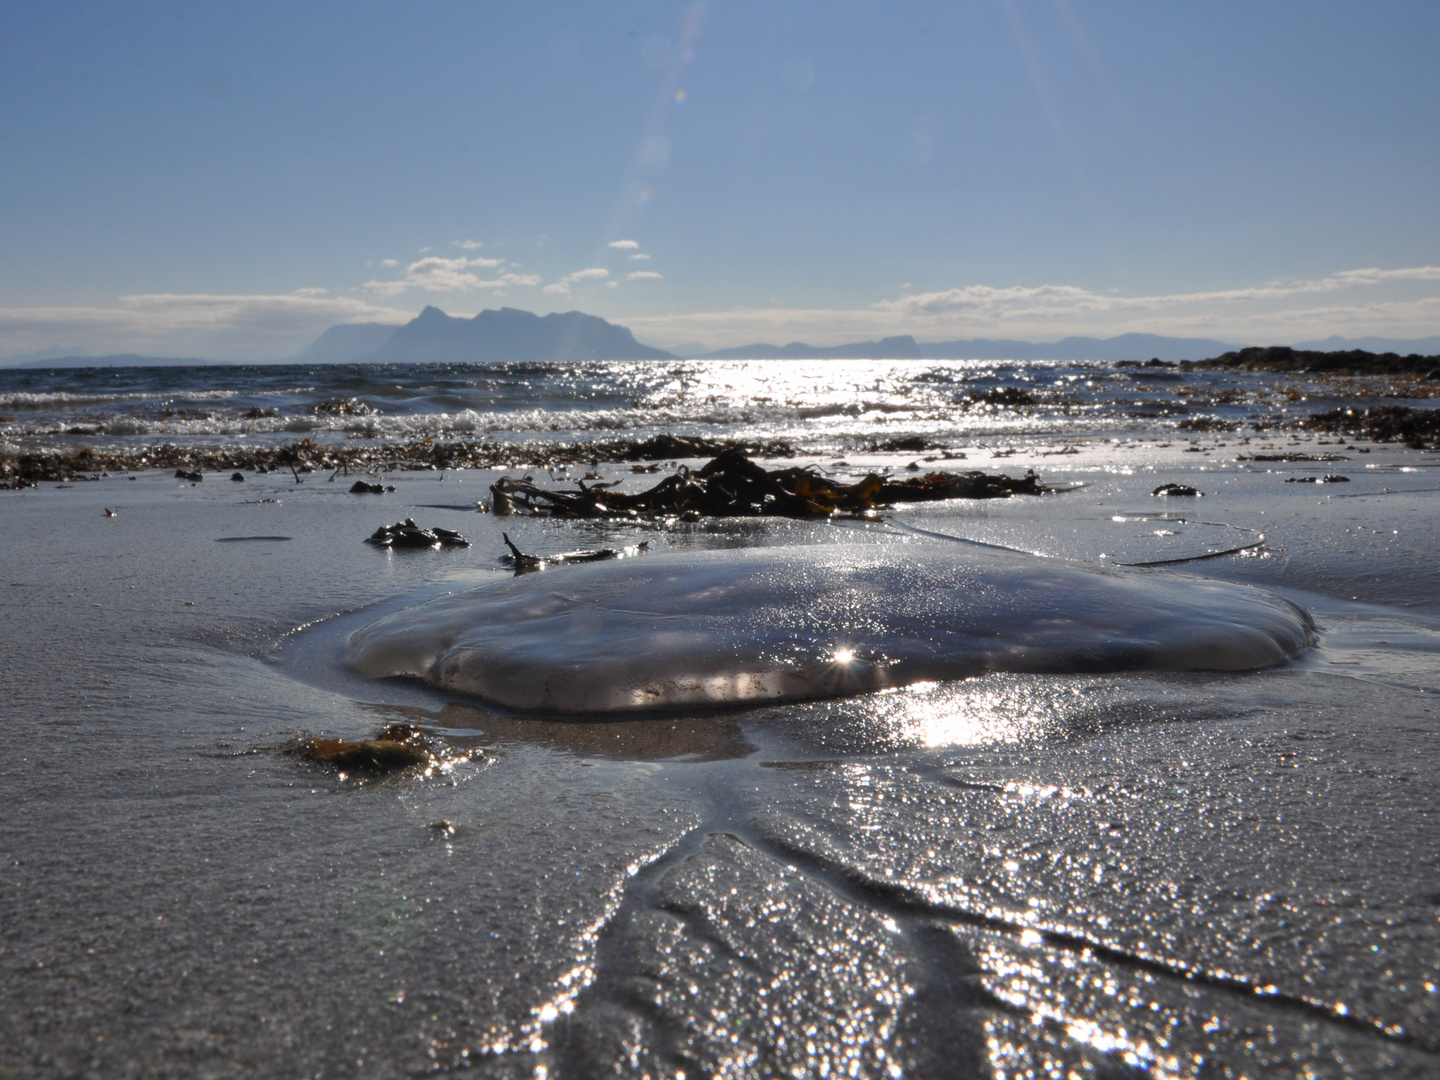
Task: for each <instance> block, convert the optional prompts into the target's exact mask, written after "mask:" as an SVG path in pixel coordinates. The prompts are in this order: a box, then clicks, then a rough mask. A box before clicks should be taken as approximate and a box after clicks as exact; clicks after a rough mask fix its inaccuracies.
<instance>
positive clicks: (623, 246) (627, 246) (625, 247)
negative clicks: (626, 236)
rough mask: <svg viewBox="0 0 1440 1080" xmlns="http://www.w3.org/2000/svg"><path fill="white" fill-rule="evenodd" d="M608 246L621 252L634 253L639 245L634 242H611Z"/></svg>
mask: <svg viewBox="0 0 1440 1080" xmlns="http://www.w3.org/2000/svg"><path fill="white" fill-rule="evenodd" d="M610 246H611V247H612V248H619V249H620V250H621V251H634V250H635V249H636V248H638V247H639V246H640V245H639V244H638V243H636V242H635V241H634V240H611V241H610Z"/></svg>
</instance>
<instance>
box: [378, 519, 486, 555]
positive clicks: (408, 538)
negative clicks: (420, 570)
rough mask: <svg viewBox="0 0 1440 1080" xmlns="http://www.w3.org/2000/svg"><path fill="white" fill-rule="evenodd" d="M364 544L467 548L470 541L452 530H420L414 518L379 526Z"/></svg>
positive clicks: (391, 546) (397, 546)
mask: <svg viewBox="0 0 1440 1080" xmlns="http://www.w3.org/2000/svg"><path fill="white" fill-rule="evenodd" d="M365 542H366V543H367V544H374V545H375V546H376V547H386V548H433V547H469V546H470V541H469V540H466V539H465V537H463V536H461V535H460V534H459V533H458V532H455V531H454V530H453V529H442V528H440V526H438V525H436V526H433V527H432V528H429V529H422V528H421V527H420V526H419V525H416V524H415V519H414V518H406V519H405V520H404V521H397V522H396V523H395V524H394V525H381V526H380V528H378V529H376V530H375V531H374V532H373V533H371V534H370V535H369V536H368V537H366V539H365Z"/></svg>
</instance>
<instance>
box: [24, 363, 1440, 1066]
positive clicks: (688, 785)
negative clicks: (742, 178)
mask: <svg viewBox="0 0 1440 1080" xmlns="http://www.w3.org/2000/svg"><path fill="white" fill-rule="evenodd" d="M1436 404H1437V401H1436V384H1434V383H1433V382H1429V381H1427V380H1425V379H1422V378H1408V377H1384V378H1381V377H1362V376H1335V375H1331V376H1323V377H1322V376H1312V375H1306V374H1280V373H1273V372H1249V371H1235V370H1211V369H1204V368H1196V367H1186V366H1177V365H1169V364H1160V363H1158V362H1156V363H1148V364H1147V363H1135V364H1127V365H1117V364H1110V363H1079V362H1063V363H1061V362H1055V363H1047V362H1037V361H1023V362H1022V361H1007V360H992V361H914V360H911V361H888V360H883V359H877V360H871V361H856V360H816V361H811V360H807V361H783V360H774V361H764V360H747V361H705V360H677V361H669V360H667V361H646V362H637V363H622V362H603V363H601V362H596V363H576V364H561V363H556V364H533V363H527V364H518V363H517V364H491V365H463V364H434V365H426V364H417V365H335V366H323V365H321V366H295V365H254V366H239V365H234V366H231V365H210V366H203V367H202V366H197V367H152V368H91V369H86V368H66V369H54V370H37V369H0V479H6V480H8V481H9V482H8V483H7V484H6V486H5V488H4V489H3V490H0V626H3V631H0V724H3V730H4V733H5V736H6V739H7V752H6V753H5V754H4V755H0V809H3V819H4V824H5V828H4V829H0V1077H4V1078H6V1080H8V1078H10V1077H32V1076H33V1077H52V1076H55V1077H59V1076H65V1077H70V1076H76V1077H78V1076H95V1077H170V1076H173V1077H193V1076H206V1077H231V1076H235V1077H239V1076H245V1077H253V1076H264V1077H270V1076H274V1077H300V1076H305V1077H377V1078H378V1077H385V1078H389V1077H409V1076H417V1075H436V1074H440V1075H448V1074H450V1073H464V1074H468V1075H477V1076H485V1077H507V1078H508V1077H536V1078H546V1080H550V1078H556V1077H574V1078H589V1077H602V1076H605V1077H637V1078H638V1077H667V1078H676V1080H678V1078H680V1077H687V1078H692V1080H693V1078H695V1077H772V1076H795V1077H809V1076H816V1077H821V1076H853V1077H902V1076H914V1077H952V1076H955V1077H971V1076H974V1077H996V1078H1011V1077H1037V1078H1039V1077H1047V1078H1048V1077H1072V1076H1073V1077H1095V1078H1109V1077H1130V1076H1148V1077H1195V1078H1209V1077H1237V1078H1238V1077H1267V1078H1268V1077H1297V1078H1298V1077H1378V1076H1386V1077H1389V1076H1401V1077H1414V1078H1421V1077H1433V1076H1436V1075H1440V785H1437V784H1436V783H1435V780H1434V777H1435V775H1436V774H1437V771H1440V711H1437V708H1436V701H1437V698H1440V559H1437V555H1436V545H1437V539H1440V503H1437V498H1440V471H1437V469H1440V453H1437V452H1435V450H1433V449H1427V448H1426V447H1425V445H1424V444H1423V443H1418V444H1417V445H1415V446H1410V445H1406V444H1405V443H1404V442H1403V441H1375V440H1374V439H1373V438H1371V437H1369V436H1367V435H1366V431H1367V430H1370V429H1366V428H1364V427H1363V425H1360V424H1359V423H1358V421H1357V422H1356V423H1350V422H1349V421H1348V420H1346V419H1345V417H1346V416H1348V415H1359V414H1362V413H1364V412H1365V410H1367V409H1370V410H1373V409H1382V410H1383V409H1422V410H1423V409H1431V408H1434V407H1435V406H1436ZM1347 409H1348V410H1351V412H1350V413H1349V414H1346V413H1344V410H1347ZM1337 410H1339V412H1338V413H1337ZM1326 416H1329V417H1330V418H1329V419H1328V420H1326V419H1323V418H1324V417H1326ZM1317 418H1319V419H1317ZM1371 434H1372V435H1373V434H1374V431H1373V430H1371ZM1412 441H1413V440H1412ZM297 447H300V448H303V453H302V452H297V451H296V448H297ZM287 448H288V454H287V453H285V452H286V451H287ZM720 448H729V449H732V450H739V451H741V452H743V453H745V454H746V455H747V456H749V457H750V458H751V459H752V460H753V461H754V462H755V463H757V464H758V465H760V466H762V467H764V468H766V469H772V470H774V469H781V468H786V469H802V470H807V473H806V475H809V476H813V477H818V478H824V479H825V480H827V481H828V482H831V483H833V484H835V485H842V486H849V485H863V484H864V483H865V482H866V480H867V478H868V477H872V476H874V477H880V478H883V479H885V480H887V481H893V482H896V483H901V482H904V481H906V480H909V479H914V480H915V481H916V482H917V483H924V482H927V480H926V478H929V477H932V476H935V475H937V474H941V475H944V474H957V473H969V472H982V473H985V474H989V475H996V474H1004V475H1006V476H1008V477H1011V478H1020V477H1024V476H1026V475H1027V474H1029V473H1032V472H1033V474H1034V476H1035V478H1036V481H1037V490H1039V491H1041V492H1042V493H1039V494H1016V495H1013V496H1011V497H1008V498H992V499H959V498H954V499H945V500H941V501H925V502H915V503H903V504H896V505H893V506H883V507H878V508H873V509H871V510H869V511H867V512H865V513H857V514H838V513H837V514H834V515H825V514H816V515H812V516H809V517H804V518H794V517H784V516H743V517H706V516H700V517H698V518H697V517H696V516H694V515H690V516H685V515H666V514H658V515H657V514H648V515H639V516H632V517H629V518H559V517H550V516H546V515H544V514H530V513H525V512H523V507H522V508H521V511H522V512H519V513H514V514H509V515H503V514H502V515H497V514H496V513H495V512H494V511H495V509H496V496H495V490H494V488H495V485H496V484H497V482H498V481H500V480H501V478H502V477H509V478H510V481H511V482H512V483H527V484H529V485H531V486H532V487H533V488H539V489H545V490H553V491H562V490H563V491H571V492H575V491H579V490H581V486H582V485H584V486H588V487H589V488H590V489H591V490H594V486H595V485H597V484H603V485H608V486H609V489H611V490H620V491H626V492H634V493H638V492H641V491H645V490H647V489H649V488H650V487H652V486H654V485H656V484H657V483H660V482H662V481H663V480H665V479H666V478H667V477H671V476H675V475H680V476H682V477H684V476H694V475H697V474H698V473H699V471H700V470H701V469H702V468H703V467H704V465H705V464H706V462H707V461H708V460H709V458H710V457H711V456H712V455H713V454H714V453H716V452H718V450H719V449H720ZM432 451H433V452H432ZM277 454H282V455H284V456H283V460H284V461H285V462H287V463H288V464H287V466H286V467H284V468H274V467H270V465H267V464H266V462H270V463H272V464H273V462H274V461H275V460H276V455H277ZM355 481H362V482H363V483H362V485H361V486H362V490H360V491H352V485H353V484H354V482H355ZM366 487H368V488H370V489H371V490H364V488H366ZM376 488H378V489H379V490H378V491H376V490H374V489H376ZM405 519H411V520H413V521H414V522H415V523H416V524H417V526H418V527H420V528H422V529H429V528H434V527H439V528H442V529H446V530H450V531H452V532H454V533H458V534H460V535H461V536H462V537H463V538H464V539H465V540H466V541H467V543H466V544H464V545H461V544H452V545H445V546H440V545H436V546H433V547H420V548H415V549H398V548H393V547H385V546H382V545H377V544H374V543H367V542H366V541H367V539H369V538H371V537H372V536H373V535H374V534H375V533H376V531H377V529H380V528H381V527H384V526H390V525H393V524H396V523H399V522H403V521H404V520H405ZM512 544H513V545H514V548H512V547H511V545H512ZM514 549H519V550H520V551H522V552H524V553H528V554H531V555H534V556H535V557H537V558H538V559H541V560H546V559H547V558H548V560H549V561H547V562H544V565H543V568H542V569H539V570H537V571H535V572H533V573H528V574H524V575H519V576H517V573H516V571H517V566H516V564H515V562H514V559H513V550H514ZM575 552H587V553H595V552H608V553H612V554H614V555H616V556H623V557H618V558H614V559H604V560H600V561H596V562H589V561H584V560H581V559H574V558H571V559H562V558H559V557H558V556H561V555H566V554H570V555H573V554H574V553H575ZM757 568H758V569H757ZM521 569H523V567H522V568H521ZM847 575H848V576H847ZM735 582H741V583H742V584H743V588H741V587H739V586H736V585H735V584H734V583H735ZM567 605H568V606H567ZM586 605H588V606H586ZM667 605H668V606H667ZM582 607H583V609H584V612H586V613H588V614H587V617H589V616H595V617H596V619H597V621H596V622H595V624H594V630H593V631H584V630H583V627H582V630H581V631H577V630H576V629H575V626H576V625H580V624H578V623H575V622H574V620H572V621H571V622H570V623H566V624H565V627H564V629H563V631H562V629H557V630H556V631H555V632H554V633H551V632H550V631H549V630H548V629H547V627H548V625H549V624H547V623H545V622H544V619H546V618H551V617H552V616H554V615H555V613H556V612H565V611H571V610H580V609H581V608H582ZM1262 610H1263V611H1264V612H1266V613H1268V614H1267V615H1266V616H1265V618H1267V619H1272V620H1276V621H1278V623H1283V626H1282V627H1281V629H1280V630H1277V631H1275V635H1276V640H1280V639H1282V638H1283V640H1284V641H1285V642H1288V643H1289V644H1287V645H1285V647H1284V648H1283V649H1281V651H1280V652H1279V653H1265V652H1264V651H1263V650H1258V646H1253V642H1254V641H1255V640H1256V639H1255V636H1254V635H1255V634H1256V633H1259V630H1260V628H1259V624H1258V622H1257V619H1258V616H1252V615H1251V614H1246V613H1247V612H1255V611H1262ZM517 612H519V614H518V615H517V614H516V613H517ZM442 613H443V618H442V617H441V614H442ZM457 613H458V614H457ZM457 619H458V622H457V621H456V620H457ZM447 620H449V621H447ZM559 625H560V624H559V623H557V624H556V626H557V627H558V626H559ZM637 626H638V627H641V630H643V633H642V632H641V630H637V629H636V628H637ZM917 627H919V629H917ZM377 628H379V629H377ZM717 628H718V629H717ZM1227 628H1228V629H1227ZM961 631H964V632H965V633H968V634H970V635H971V636H970V638H969V639H968V640H969V641H970V642H971V644H967V645H965V646H964V650H968V651H966V652H965V655H966V656H969V657H971V659H972V660H973V658H974V657H975V656H982V657H983V658H984V659H983V663H981V662H979V661H974V662H973V663H971V666H970V667H968V668H967V667H965V666H964V665H963V664H960V663H959V661H960V660H961V659H964V657H961V656H960V655H959V653H958V652H957V651H956V650H957V649H960V646H956V645H955V644H954V642H955V641H958V640H960V638H959V637H956V636H954V635H955V634H959V633H960V632H961ZM1287 634H1288V635H1289V636H1288V637H1287V636H1285V635H1287ZM387 635H388V637H387ZM467 635H468V636H467ZM947 635H949V636H947ZM376 640H382V641H388V642H390V644H388V645H387V646H386V647H387V648H389V649H390V650H391V652H390V653H387V654H385V655H384V656H382V657H381V659H382V660H383V661H384V662H383V663H381V662H379V661H375V662H373V663H372V662H371V661H372V660H373V655H372V653H364V655H363V656H362V659H363V660H364V662H357V660H356V657H357V655H359V654H357V651H356V650H357V644H356V643H359V646H360V647H363V648H370V646H369V645H367V644H366V643H368V642H374V641H376ZM437 642H438V644H437ZM457 642H460V644H461V646H462V647H463V648H462V651H463V650H465V649H468V650H470V651H469V652H467V653H466V654H465V655H464V656H462V657H460V659H459V660H458V661H456V664H455V665H452V669H453V670H463V671H465V672H470V673H474V672H475V671H477V670H478V671H479V672H480V673H481V674H480V675H475V676H474V677H471V676H470V675H467V676H466V678H465V679H459V680H452V681H450V682H446V680H445V678H442V677H440V676H438V675H432V674H431V672H432V671H438V670H439V667H438V666H436V667H433V668H432V667H428V666H427V665H429V664H430V663H431V660H432V659H433V655H434V654H436V653H437V651H438V652H444V650H446V649H454V648H455V647H456V643H457ZM477 642H478V643H479V644H476V643H477ZM467 643H468V644H467ZM937 643H944V644H943V647H942V645H941V644H937ZM812 647H813V650H814V651H815V654H816V655H815V657H811V658H809V659H806V658H804V657H802V656H801V653H803V652H804V651H805V649H807V648H812ZM363 648H362V652H363ZM406 650H408V652H407V651H406ZM947 650H948V651H947ZM1257 650H1258V651H1257ZM402 653H404V654H405V656H407V657H411V658H412V659H413V656H412V654H413V655H414V656H420V660H419V661H416V663H417V664H418V666H416V667H414V669H413V670H411V669H410V668H407V667H405V666H404V665H398V666H397V664H398V661H397V662H396V664H391V660H393V659H394V657H395V656H399V655H401V654H402ZM421 654H423V655H421ZM921 654H923V658H924V663H923V664H920V665H919V666H915V667H907V666H906V665H907V664H911V663H912V661H913V658H914V657H915V656H918V655H921ZM495 656H501V657H503V658H504V659H503V660H499V661H497V660H493V659H488V660H487V657H495ZM697 656H698V657H702V659H703V664H702V663H701V661H699V660H696V659H695V658H696V657H697ZM817 657H818V658H819V659H818V660H817V659H816V658H817ZM1257 657H1258V658H1259V659H1256V658H1257ZM820 660H823V661H824V663H825V664H826V665H828V666H827V667H826V668H825V672H826V674H825V677H824V678H823V679H821V678H819V677H818V676H815V675H814V672H815V671H816V670H819V669H816V668H814V667H813V663H812V661H813V662H815V663H818V662H819V661H820ZM1252 660H1253V662H1251V661H1252ZM407 662H408V661H407ZM806 663H812V667H810V668H806V667H805V666H804V665H805V664H806ZM387 664H389V665H390V666H386V665H387ZM487 664H488V665H489V668H487V667H486V665H487ZM457 665H458V666H457ZM477 665H478V666H477ZM685 665H692V667H694V668H695V670H701V668H703V674H704V676H705V679H704V680H702V681H703V683H704V688H705V694H704V695H699V694H698V692H695V691H694V687H695V686H699V685H700V683H698V682H695V681H694V680H693V679H692V680H691V681H690V682H685V678H689V674H690V668H685ZM697 665H698V666H697ZM766 665H769V667H766ZM851 665H869V666H868V667H864V668H863V670H864V671H865V672H867V673H868V674H867V675H866V676H865V677H864V678H858V677H850V676H848V675H846V677H839V676H837V675H836V670H837V666H838V667H839V668H843V669H844V671H843V672H842V674H844V673H847V672H853V671H856V670H861V669H860V668H852V667H851ZM947 665H949V666H947ZM760 668H764V669H765V670H767V671H768V670H771V669H774V670H780V669H782V668H783V669H784V670H785V671H786V672H790V673H791V674H792V675H794V678H793V679H790V681H785V680H780V681H775V680H770V681H766V679H765V678H758V677H754V675H755V671H757V670H759V669H760ZM671 669H673V670H671ZM682 669H683V670H682ZM912 670H913V671H915V672H918V674H915V675H913V676H910V675H907V674H906V672H910V671H912ZM487 671H488V674H486V672H487ZM667 671H669V672H670V673H671V674H673V675H674V679H675V681H674V682H673V686H679V687H681V690H680V691H676V692H674V693H669V694H668V695H667V694H664V693H661V694H650V695H649V696H645V694H641V693H639V692H638V691H636V692H632V691H635V687H633V686H630V684H627V683H626V682H625V680H626V679H632V680H633V679H634V678H637V677H638V676H636V675H635V673H636V672H642V673H643V674H644V679H645V680H648V682H646V686H649V685H651V684H655V685H659V684H662V683H664V681H665V679H666V678H667V677H669V676H668V675H667V674H666V673H667ZM797 673H798V674H797ZM482 676H483V677H482ZM492 676H494V678H492ZM682 676H683V678H682ZM812 676H813V677H812ZM497 678H503V679H504V680H508V683H507V685H509V686H511V687H512V688H515V687H518V689H515V690H513V693H512V692H509V691H507V693H510V696H509V697H505V696H504V695H502V694H500V693H499V692H498V691H496V692H492V691H491V690H487V689H486V687H488V686H491V685H492V684H493V683H494V682H495V679H497ZM787 678H789V676H787ZM487 679H489V680H490V681H489V682H487V681H486V680H487ZM546 679H549V680H552V681H553V687H552V690H553V692H548V693H546V694H541V693H538V692H537V693H535V694H530V695H529V696H526V695H527V693H529V690H528V688H530V687H533V686H535V685H539V683H541V682H543V681H544V680H546ZM807 679H808V680H809V681H808V682H806V681H805V680H807ZM467 680H468V681H467ZM796 680H799V681H798V682H797V681H796ZM637 685H638V684H637ZM666 685H671V684H666ZM796 686H800V687H801V689H799V690H794V689H793V688H794V687H796ZM617 687H619V688H622V689H625V691H626V694H628V695H629V696H626V694H620V695H618V696H617V695H616V694H613V693H612V694H609V696H606V695H605V694H604V693H598V691H596V689H595V688H599V690H601V691H609V690H614V689H615V688H617ZM775 687H779V688H780V689H778V690H775V689H774V688H775ZM805 687H808V688H809V689H805ZM717 688H718V689H717ZM757 688H758V689H757ZM647 693H648V691H647ZM597 694H598V696H597ZM587 695H589V696H587ZM706 695H708V696H706ZM577 702H578V703H579V704H578V705H577V704H576V703H577ZM595 702H601V704H595ZM616 702H619V704H616ZM391 724H406V725H411V726H413V727H414V728H415V729H418V730H419V732H421V733H422V736H423V738H424V739H426V740H427V741H428V743H429V744H430V746H431V747H432V748H433V749H434V750H435V756H434V757H433V758H431V759H429V760H428V764H424V765H423V766H414V767H411V768H408V769H403V770H400V771H398V772H394V773H391V774H383V775H382V774H378V773H371V772H367V771H365V770H364V769H356V768H353V767H337V766H335V765H334V764H333V763H332V764H330V765H327V764H326V763H325V761H323V760H317V759H316V756H315V755H314V754H313V753H309V752H308V751H307V749H306V748H307V747H309V748H313V747H314V746H315V745H317V744H316V743H314V742H311V741H310V740H348V741H363V740H369V739H374V738H375V737H376V735H377V733H379V732H380V731H381V730H382V729H383V728H385V727H386V726H387V725H391Z"/></svg>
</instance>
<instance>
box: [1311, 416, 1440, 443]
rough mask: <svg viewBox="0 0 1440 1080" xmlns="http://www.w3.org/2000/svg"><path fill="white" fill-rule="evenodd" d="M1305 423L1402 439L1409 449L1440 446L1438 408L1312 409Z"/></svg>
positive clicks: (1350, 433) (1389, 439)
mask: <svg viewBox="0 0 1440 1080" xmlns="http://www.w3.org/2000/svg"><path fill="white" fill-rule="evenodd" d="M1305 426H1306V427H1308V428H1311V429H1313V430H1315V431H1325V432H1339V433H1342V434H1345V435H1348V436H1350V437H1352V438H1365V439H1370V440H1372V441H1374V442H1402V443H1404V444H1405V445H1406V446H1408V447H1410V448H1411V449H1412V450H1440V409H1412V408H1410V407H1409V406H1407V405H1372V406H1371V407H1370V408H1368V409H1357V408H1355V407H1354V406H1346V407H1345V408H1342V409H1333V410H1331V411H1330V412H1323V413H1315V414H1314V415H1312V416H1310V417H1308V418H1307V419H1306V421H1305Z"/></svg>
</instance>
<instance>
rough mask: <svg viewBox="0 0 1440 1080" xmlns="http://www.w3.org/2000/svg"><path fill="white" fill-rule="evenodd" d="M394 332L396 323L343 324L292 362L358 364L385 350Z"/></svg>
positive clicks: (328, 332) (311, 344)
mask: <svg viewBox="0 0 1440 1080" xmlns="http://www.w3.org/2000/svg"><path fill="white" fill-rule="evenodd" d="M394 333H395V326H394V324H392V323H376V322H367V323H340V324H339V325H338V326H332V327H330V329H329V330H326V331H325V332H324V333H323V334H321V335H320V336H319V337H318V338H316V339H315V340H314V341H312V342H311V343H310V345H309V347H308V348H306V349H305V351H304V352H302V353H301V354H300V355H299V356H297V357H295V359H294V360H293V361H292V363H296V364H354V363H358V362H359V361H361V360H364V359H365V358H366V357H369V356H371V355H373V354H374V353H377V352H379V351H380V350H381V349H383V348H384V347H385V343H386V342H388V341H389V340H390V338H391V337H392V336H393V335H394Z"/></svg>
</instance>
